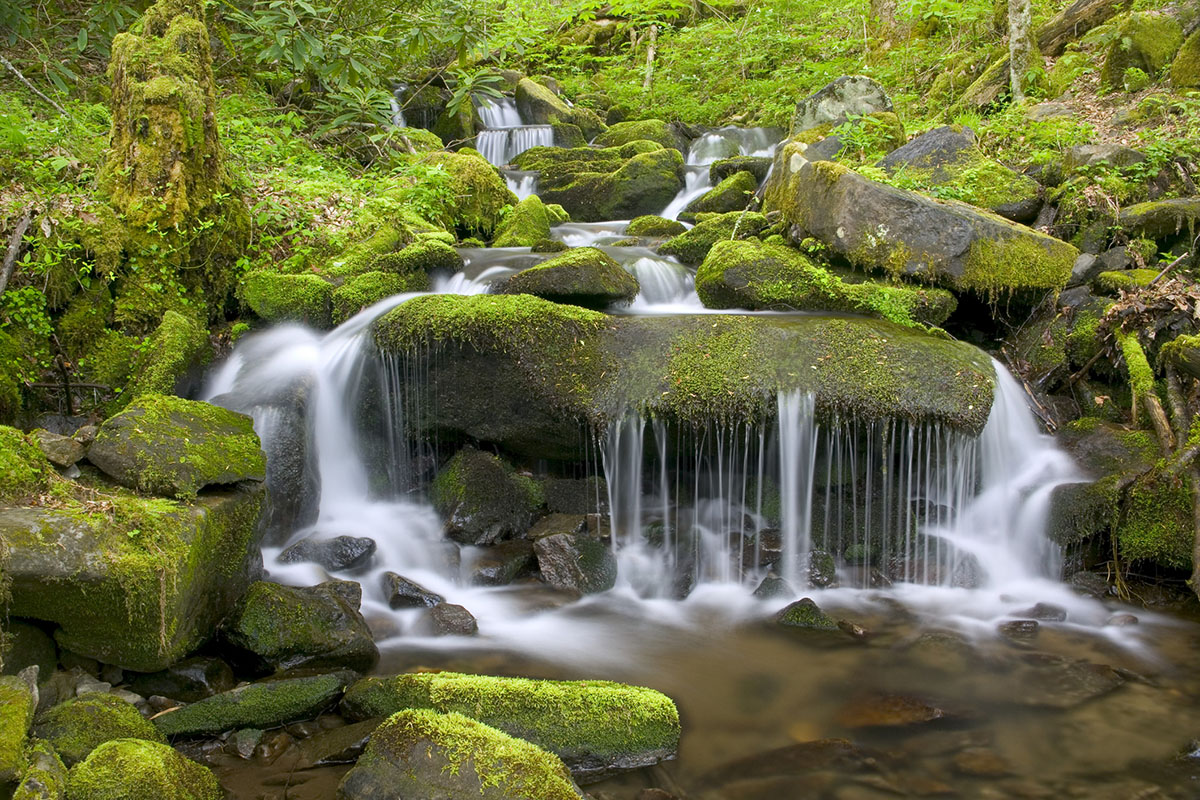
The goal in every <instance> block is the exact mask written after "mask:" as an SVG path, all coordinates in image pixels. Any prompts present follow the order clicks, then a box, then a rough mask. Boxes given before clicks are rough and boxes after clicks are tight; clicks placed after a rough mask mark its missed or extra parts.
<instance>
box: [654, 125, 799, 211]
mask: <svg viewBox="0 0 1200 800" xmlns="http://www.w3.org/2000/svg"><path fill="white" fill-rule="evenodd" d="M782 136H783V133H782V131H777V130H774V129H772V128H736V127H726V128H718V129H717V130H715V131H710V132H709V133H706V134H704V135H703V136H701V137H700V138H698V139H696V140H695V141H694V142H692V145H691V147H689V148H688V152H687V158H686V159H685V161H686V162H687V176H686V178H685V180H684V186H683V188H682V189H680V190H679V193H678V194H677V195H675V198H674V199H673V200H671V202H670V203H668V204H667V207H666V208H665V209H663V212H662V214H661V215H660V216H663V217H666V218H667V219H678V218H679V215H680V214H682V213H683V212H684V211H686V210H687V207H688V206H689V205H690V204H691V203H692V201H694V200H697V199H698V198H700V197H702V196H703V195H704V193H705V192H707V191H708V190H709V189H711V188H712V179H711V177H710V175H709V166H710V165H711V164H712V163H713V162H714V161H720V160H721V159H724V158H732V157H733V156H738V155H742V156H756V157H761V158H769V157H771V156H774V155H775V147H776V145H777V144H778V143H779V141H780V139H781V138H782Z"/></svg>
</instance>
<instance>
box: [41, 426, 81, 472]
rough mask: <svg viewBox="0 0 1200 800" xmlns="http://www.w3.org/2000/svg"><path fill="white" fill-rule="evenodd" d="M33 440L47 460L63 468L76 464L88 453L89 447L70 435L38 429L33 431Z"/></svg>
mask: <svg viewBox="0 0 1200 800" xmlns="http://www.w3.org/2000/svg"><path fill="white" fill-rule="evenodd" d="M33 440H34V441H35V442H36V443H37V446H38V447H39V448H41V451H42V453H43V454H44V455H45V456H46V460H47V461H49V462H50V463H51V464H53V465H54V466H56V467H61V468H63V469H65V468H67V467H71V466H74V465H75V463H76V462H78V461H81V460H82V459H83V457H84V456H85V455H86V454H87V448H86V447H84V446H83V445H82V444H80V443H79V442H78V441H76V440H75V439H74V438H72V437H70V436H63V435H61V434H57V433H51V432H50V431H44V430H38V431H34V432H33Z"/></svg>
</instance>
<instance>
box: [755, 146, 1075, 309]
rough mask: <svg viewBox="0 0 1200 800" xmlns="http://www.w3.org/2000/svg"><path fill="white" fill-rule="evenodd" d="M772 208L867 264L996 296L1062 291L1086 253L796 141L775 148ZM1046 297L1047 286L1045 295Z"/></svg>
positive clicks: (769, 203)
mask: <svg viewBox="0 0 1200 800" xmlns="http://www.w3.org/2000/svg"><path fill="white" fill-rule="evenodd" d="M767 206H768V208H772V209H778V210H781V211H782V212H783V217H784V219H785V220H786V221H787V222H788V223H789V224H791V225H793V226H795V229H796V230H795V231H793V236H796V235H797V233H796V231H802V232H803V235H807V236H812V237H815V238H816V239H818V240H820V241H821V242H824V243H825V244H826V245H828V246H829V247H830V248H831V249H832V250H833V251H834V252H835V253H837V254H838V255H840V256H842V257H844V258H845V259H847V260H848V261H849V262H850V263H851V264H852V265H854V266H855V267H857V268H859V269H864V270H868V271H880V272H886V273H888V274H891V275H905V276H909V277H913V278H917V279H920V280H922V281H924V282H926V283H932V284H934V285H939V286H943V287H945V288H947V289H951V290H953V291H958V292H962V291H972V292H976V293H979V294H983V295H986V296H990V297H1000V296H1008V295H1011V294H1013V293H1017V292H1022V291H1026V290H1028V291H1031V292H1044V291H1047V290H1052V289H1061V288H1062V287H1063V286H1065V285H1066V283H1067V281H1068V280H1069V279H1070V277H1071V270H1072V268H1073V267H1074V265H1075V259H1076V257H1077V256H1078V255H1079V251H1078V250H1076V249H1075V247H1073V246H1072V245H1070V244H1067V243H1066V242H1062V241H1059V240H1058V239H1054V238H1052V237H1050V236H1047V235H1045V234H1042V233H1038V232H1037V231H1034V230H1032V229H1030V228H1026V227H1024V226H1021V225H1017V224H1015V223H1013V222H1010V221H1008V220H1006V219H1004V218H1002V217H999V216H995V215H992V214H988V213H986V212H983V211H979V210H977V209H974V208H972V207H971V206H968V205H965V204H963V203H953V202H943V201H937V200H933V199H931V198H928V197H925V196H923V195H920V194H917V193H916V192H909V191H905V190H903V189H897V188H895V187H892V186H888V185H886V184H882V183H877V182H875V181H872V180H869V179H867V178H865V177H863V176H861V175H859V174H858V173H856V172H854V171H852V170H850V169H848V168H846V167H844V166H841V165H840V164H834V163H831V162H827V161H821V162H812V161H808V160H807V159H805V158H804V156H803V154H802V152H801V151H800V149H799V148H798V146H796V145H792V144H789V145H787V146H786V147H784V148H783V149H782V150H781V151H780V153H779V154H778V155H777V156H776V160H775V171H774V173H773V174H772V176H771V179H770V181H768V184H767ZM1039 296H1040V294H1039Z"/></svg>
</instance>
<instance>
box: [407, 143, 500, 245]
mask: <svg viewBox="0 0 1200 800" xmlns="http://www.w3.org/2000/svg"><path fill="white" fill-rule="evenodd" d="M425 158H426V159H427V160H428V161H429V162H430V163H432V164H436V165H440V166H441V167H443V168H444V169H445V170H446V172H448V173H450V186H449V188H450V192H449V197H450V198H451V199H450V201H449V202H448V204H447V205H446V207H445V208H444V209H443V211H442V219H441V220H439V221H440V222H444V223H445V224H446V225H448V226H452V227H453V228H455V229H457V230H458V231H459V232H460V233H461V234H462V235H464V236H482V237H483V238H485V239H490V238H492V234H493V233H495V231H496V228H497V227H499V225H500V223H501V221H502V220H503V219H504V211H505V209H506V208H508V207H509V206H515V205H516V204H517V196H516V195H515V194H513V193H512V191H511V190H510V189H509V188H508V184H507V183H505V181H504V178H503V177H501V175H500V173H499V172H498V171H497V170H496V168H495V167H493V166H492V165H491V164H489V163H488V162H487V161H486V160H485V159H484V158H483V157H482V156H480V155H478V154H474V155H473V154H469V153H430V154H429V155H427V156H425Z"/></svg>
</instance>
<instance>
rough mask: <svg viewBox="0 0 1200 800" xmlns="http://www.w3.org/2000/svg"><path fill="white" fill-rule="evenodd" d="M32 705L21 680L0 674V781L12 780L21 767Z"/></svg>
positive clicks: (18, 773) (32, 701) (30, 695)
mask: <svg viewBox="0 0 1200 800" xmlns="http://www.w3.org/2000/svg"><path fill="white" fill-rule="evenodd" d="M36 705H37V699H36V698H35V697H34V696H33V693H32V692H31V691H30V689H29V687H28V686H27V685H26V684H25V682H24V681H23V680H21V679H20V678H17V677H13V676H2V677H0V784H8V783H14V782H15V781H16V780H17V778H18V777H19V776H20V775H21V773H22V772H23V771H24V770H25V766H26V763H27V762H26V757H25V741H26V739H27V738H28V736H29V725H30V723H31V722H33V711H34V707H35V706H36Z"/></svg>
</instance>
